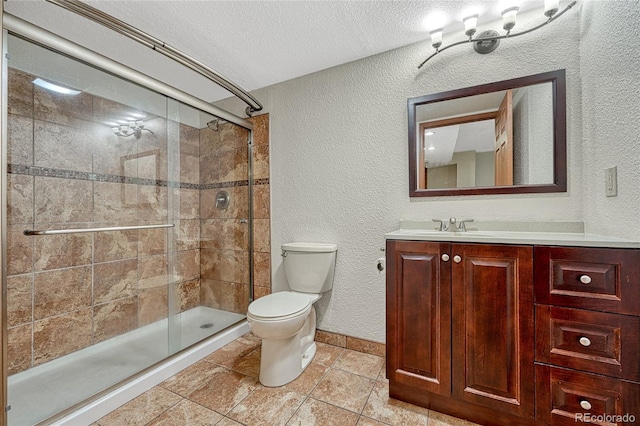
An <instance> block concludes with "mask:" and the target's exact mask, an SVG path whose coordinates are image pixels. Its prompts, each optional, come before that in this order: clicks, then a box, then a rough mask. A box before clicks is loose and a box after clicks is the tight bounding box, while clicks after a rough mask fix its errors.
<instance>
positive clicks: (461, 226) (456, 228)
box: [431, 217, 473, 232]
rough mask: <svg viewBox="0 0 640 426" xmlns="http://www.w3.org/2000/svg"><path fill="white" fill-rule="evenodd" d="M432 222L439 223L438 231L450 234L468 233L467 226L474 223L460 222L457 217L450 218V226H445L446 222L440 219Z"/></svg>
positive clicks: (471, 220)
mask: <svg viewBox="0 0 640 426" xmlns="http://www.w3.org/2000/svg"><path fill="white" fill-rule="evenodd" d="M431 220H432V221H434V222H436V223H439V225H438V231H443V232H446V231H449V232H467V226H466V225H465V224H466V223H468V222H473V219H465V220H461V221H460V222H458V221H457V220H456V218H455V217H450V218H449V224H448V225H446V226H445V224H444V221H443V220H440V219H431Z"/></svg>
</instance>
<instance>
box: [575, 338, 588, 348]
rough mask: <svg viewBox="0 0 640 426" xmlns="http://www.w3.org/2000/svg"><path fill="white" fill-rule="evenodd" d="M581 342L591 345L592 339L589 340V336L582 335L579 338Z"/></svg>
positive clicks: (584, 344)
mask: <svg viewBox="0 0 640 426" xmlns="http://www.w3.org/2000/svg"><path fill="white" fill-rule="evenodd" d="M578 341H579V342H580V344H581V345H582V346H585V347H586V346H591V340H589V338H588V337H581V338H580V340H578Z"/></svg>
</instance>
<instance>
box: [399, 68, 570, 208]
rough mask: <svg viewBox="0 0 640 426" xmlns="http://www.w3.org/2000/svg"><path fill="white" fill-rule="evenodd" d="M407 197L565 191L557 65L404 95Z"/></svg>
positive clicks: (562, 94)
mask: <svg viewBox="0 0 640 426" xmlns="http://www.w3.org/2000/svg"><path fill="white" fill-rule="evenodd" d="M408 116H409V132H408V133H409V196H410V197H431V196H442V195H480V194H519V193H543V192H566V190H567V148H566V146H567V143H566V81H565V70H558V71H551V72H547V73H543V74H536V75H531V76H527V77H521V78H515V79H511V80H504V81H499V82H495V83H489V84H483V85H480V86H474V87H468V88H465V89H458V90H452V91H449V92H443V93H436V94H433V95H426V96H420V97H416V98H410V99H409V100H408Z"/></svg>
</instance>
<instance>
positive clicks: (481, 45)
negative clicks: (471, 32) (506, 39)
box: [473, 30, 500, 55]
mask: <svg viewBox="0 0 640 426" xmlns="http://www.w3.org/2000/svg"><path fill="white" fill-rule="evenodd" d="M499 36H500V34H499V33H498V32H497V31H494V30H487V31H483V32H481V33H480V34H478V36H477V37H476V39H475V40H474V42H473V48H474V49H475V51H476V52H478V53H482V54H483V55H484V54H487V53H491V52H493V51H494V50H496V49H497V48H498V46H499V45H500V40H482V39H483V38H491V37H499Z"/></svg>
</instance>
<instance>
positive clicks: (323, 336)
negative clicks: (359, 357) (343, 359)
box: [316, 330, 386, 357]
mask: <svg viewBox="0 0 640 426" xmlns="http://www.w3.org/2000/svg"><path fill="white" fill-rule="evenodd" d="M316 342H321V343H326V344H328V345H333V346H338V347H340V348H347V349H351V350H352V351H356V352H363V353H365V354H371V355H377V356H381V357H384V356H385V355H386V345H385V344H384V343H378V342H373V341H371V340H365V339H358V338H357V337H351V336H346V335H344V334H339V333H333V332H330V331H324V330H316Z"/></svg>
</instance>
